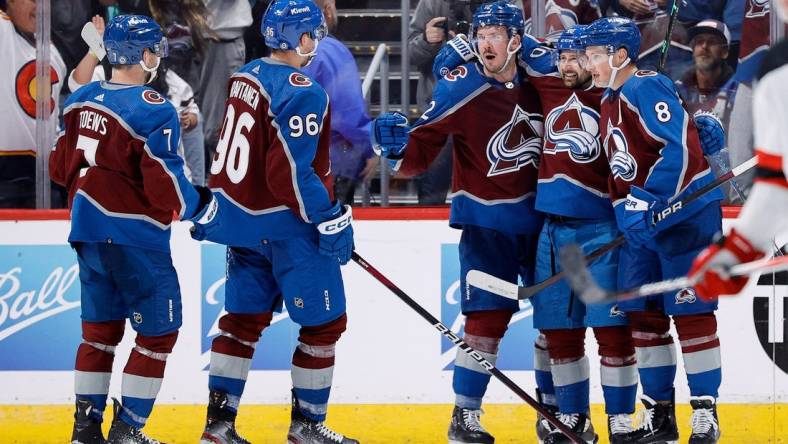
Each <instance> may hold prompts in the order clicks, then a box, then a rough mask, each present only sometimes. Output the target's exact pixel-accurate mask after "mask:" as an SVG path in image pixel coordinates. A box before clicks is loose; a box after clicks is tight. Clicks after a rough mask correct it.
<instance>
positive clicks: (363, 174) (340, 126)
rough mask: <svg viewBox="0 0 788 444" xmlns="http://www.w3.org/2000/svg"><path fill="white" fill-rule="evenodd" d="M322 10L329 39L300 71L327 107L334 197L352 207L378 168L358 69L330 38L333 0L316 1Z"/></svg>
mask: <svg viewBox="0 0 788 444" xmlns="http://www.w3.org/2000/svg"><path fill="white" fill-rule="evenodd" d="M315 3H316V4H317V5H318V6H319V7H320V9H322V10H323V16H324V17H325V19H326V25H327V26H328V31H329V35H328V36H327V37H326V38H324V39H323V40H321V41H320V47H319V48H318V51H317V56H315V58H314V59H313V60H312V63H310V64H309V65H307V66H306V67H305V68H303V71H304V72H305V73H306V74H307V75H309V76H310V77H311V78H312V79H313V80H315V81H317V82H318V83H320V85H321V86H322V87H323V89H325V90H326V93H327V94H328V99H329V100H328V101H329V103H330V104H331V149H330V157H331V172H332V173H333V174H334V197H335V198H336V199H337V200H339V201H340V202H342V203H343V204H348V205H350V204H352V203H353V196H354V190H355V189H356V186H357V185H358V184H359V183H360V182H361V181H362V180H364V179H366V178H367V177H368V176H370V175H371V174H372V173H373V172H374V170H375V166H376V165H377V164H378V157H377V156H374V153H373V152H372V145H371V144H370V140H369V121H370V119H369V116H368V115H367V113H366V103H365V102H364V97H363V96H362V95H361V81H360V79H359V74H358V66H357V65H356V61H355V60H354V59H353V55H352V54H351V53H350V51H349V50H348V49H347V48H346V47H345V45H343V44H342V43H341V42H340V41H339V40H337V39H336V38H334V37H333V36H332V35H331V34H333V32H334V31H335V30H336V26H337V10H336V4H335V3H334V0H316V1H315Z"/></svg>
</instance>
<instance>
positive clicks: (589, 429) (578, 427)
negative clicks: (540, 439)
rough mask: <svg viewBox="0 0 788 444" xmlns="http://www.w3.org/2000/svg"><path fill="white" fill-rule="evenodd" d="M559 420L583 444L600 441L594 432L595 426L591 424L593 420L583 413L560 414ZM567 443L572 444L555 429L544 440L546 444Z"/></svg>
mask: <svg viewBox="0 0 788 444" xmlns="http://www.w3.org/2000/svg"><path fill="white" fill-rule="evenodd" d="M558 420H559V421H561V422H562V423H563V424H564V425H566V426H567V427H569V428H570V429H571V430H572V431H573V432H575V434H576V435H577V436H578V437H579V438H580V439H582V440H583V442H586V443H588V444H594V443H595V442H597V441H599V436H597V434H596V433H595V432H594V425H593V424H591V418H589V417H588V415H586V414H583V413H571V414H565V413H559V414H558ZM565 443H568V444H572V441H571V440H570V439H569V438H567V437H566V435H564V434H563V433H562V432H561V431H560V430H558V429H553V431H551V432H550V434H549V435H547V438H545V440H544V444H565Z"/></svg>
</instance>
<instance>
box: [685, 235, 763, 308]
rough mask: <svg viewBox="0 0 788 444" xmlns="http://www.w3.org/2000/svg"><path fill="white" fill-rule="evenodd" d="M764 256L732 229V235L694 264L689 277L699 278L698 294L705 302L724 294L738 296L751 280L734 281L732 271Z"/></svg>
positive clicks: (696, 287)
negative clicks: (734, 267)
mask: <svg viewBox="0 0 788 444" xmlns="http://www.w3.org/2000/svg"><path fill="white" fill-rule="evenodd" d="M763 256H764V254H763V252H762V251H760V250H758V249H757V248H755V247H753V246H752V244H751V243H750V242H749V241H748V240H747V239H745V238H744V237H742V235H740V234H739V233H738V232H736V230H735V229H732V230H731V232H730V234H728V235H727V236H722V237H720V239H719V240H717V242H715V243H713V244H711V245H710V246H708V247H707V248H706V249H705V250H703V251H701V253H700V254H699V255H698V257H696V258H695V261H694V262H693V263H692V268H690V271H689V276H690V277H697V278H699V280H698V283H697V284H695V290H697V292H698V295H699V296H700V297H701V298H703V299H704V300H707V301H708V300H714V299H716V298H717V297H718V296H719V295H721V294H731V295H735V294H738V293H739V292H741V291H742V289H743V288H744V286H745V285H747V281H749V280H750V278H749V277H746V276H738V277H734V276H731V275H730V274H728V271H729V270H730V269H731V267H733V266H734V265H737V264H741V263H744V262H752V261H754V260H757V259H760V258H762V257H763Z"/></svg>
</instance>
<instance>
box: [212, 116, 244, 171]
mask: <svg viewBox="0 0 788 444" xmlns="http://www.w3.org/2000/svg"><path fill="white" fill-rule="evenodd" d="M252 126H254V117H252V115H251V114H249V113H248V112H244V113H243V114H241V115H240V116H239V117H238V121H237V122H236V120H235V107H234V106H233V105H227V113H226V114H225V117H224V126H223V127H222V133H221V136H220V137H219V143H218V144H217V145H216V157H214V159H213V163H211V174H214V175H216V174H219V173H220V172H221V171H222V168H223V167H224V166H225V161H227V168H226V169H227V178H228V179H230V181H231V182H232V183H239V182H241V181H242V180H243V178H244V176H246V172H247V171H248V170H249V149H250V147H249V140H248V139H247V138H246V136H245V135H244V133H243V131H244V130H246V133H247V134H248V133H249V130H250V129H252ZM228 147H229V149H228Z"/></svg>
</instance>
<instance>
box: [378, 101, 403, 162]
mask: <svg viewBox="0 0 788 444" xmlns="http://www.w3.org/2000/svg"><path fill="white" fill-rule="evenodd" d="M371 125H372V128H371V131H370V132H369V133H370V135H371V136H372V148H373V149H374V150H375V154H377V155H378V156H381V157H387V158H390V159H392V158H393V159H396V158H400V157H402V153H403V152H404V151H405V145H407V144H408V131H410V126H409V125H408V118H407V117H405V115H403V114H402V113H397V112H395V113H383V114H381V115H379V116H378V117H377V118H375V120H373V121H372V123H371Z"/></svg>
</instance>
